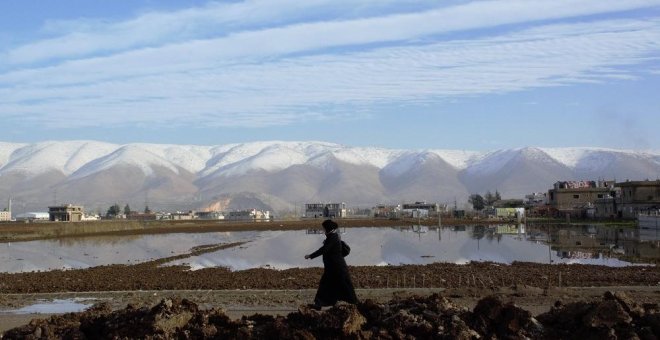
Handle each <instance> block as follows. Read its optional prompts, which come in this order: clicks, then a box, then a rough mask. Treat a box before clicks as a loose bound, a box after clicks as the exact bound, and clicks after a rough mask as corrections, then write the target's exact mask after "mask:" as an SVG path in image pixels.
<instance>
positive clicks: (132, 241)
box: [0, 232, 258, 273]
mask: <svg viewBox="0 0 660 340" xmlns="http://www.w3.org/2000/svg"><path fill="white" fill-rule="evenodd" d="M255 238H258V233H257V232H241V233H234V232H219V233H203V234H200V233H196V234H164V235H139V236H135V235H132V236H101V237H81V238H65V239H60V240H40V241H28V242H12V243H0V272H9V273H17V272H30V271H45V270H54V269H77V268H89V267H94V266H101V265H108V264H135V263H140V262H144V261H149V260H152V259H159V258H163V257H168V256H174V255H180V254H185V253H188V252H189V251H190V249H191V248H193V247H196V246H200V245H205V244H216V243H230V242H238V241H247V240H252V239H255Z"/></svg>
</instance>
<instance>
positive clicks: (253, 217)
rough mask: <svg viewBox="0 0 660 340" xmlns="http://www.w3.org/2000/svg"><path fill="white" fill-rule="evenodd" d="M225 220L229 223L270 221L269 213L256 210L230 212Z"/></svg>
mask: <svg viewBox="0 0 660 340" xmlns="http://www.w3.org/2000/svg"><path fill="white" fill-rule="evenodd" d="M226 219H227V220H230V221H270V212H269V211H261V210H257V209H251V210H240V211H230V212H229V215H227V216H226Z"/></svg>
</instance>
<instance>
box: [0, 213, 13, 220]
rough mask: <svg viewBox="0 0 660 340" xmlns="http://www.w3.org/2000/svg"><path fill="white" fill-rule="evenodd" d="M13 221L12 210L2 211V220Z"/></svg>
mask: <svg viewBox="0 0 660 340" xmlns="http://www.w3.org/2000/svg"><path fill="white" fill-rule="evenodd" d="M7 221H11V211H0V222H7Z"/></svg>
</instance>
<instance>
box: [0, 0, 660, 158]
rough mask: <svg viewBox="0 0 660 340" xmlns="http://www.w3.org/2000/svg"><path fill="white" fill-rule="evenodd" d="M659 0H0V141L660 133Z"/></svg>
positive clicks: (648, 144) (596, 139) (634, 136)
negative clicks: (0, 130)
mask: <svg viewBox="0 0 660 340" xmlns="http://www.w3.org/2000/svg"><path fill="white" fill-rule="evenodd" d="M659 59H660V0H626V1H621V0H535V1H528V0H491V1H421V0H408V1H406V0H396V1H394V0H306V1H299V0H295V1H294V0H246V1H198V0H194V1H193V0H190V1H173V0H170V1H155V0H99V1H88V0H62V1H41V0H4V1H0V119H1V120H2V126H3V132H2V133H1V134H0V141H2V142H20V143H33V142H40V141H49V140H99V141H106V142H111V143H118V144H125V143H136V142H140V143H159V144H194V145H218V144H228V143H242V142H252V141H269V140H278V141H326V142H335V143H340V144H344V145H350V146H377V147H385V148H396V149H457V150H474V151H486V150H495V149H503V148H517V147H525V146H539V147H582V146H589V147H605V148H615V149H633V150H654V151H657V150H660V133H658V131H659V129H658V127H660V60H659Z"/></svg>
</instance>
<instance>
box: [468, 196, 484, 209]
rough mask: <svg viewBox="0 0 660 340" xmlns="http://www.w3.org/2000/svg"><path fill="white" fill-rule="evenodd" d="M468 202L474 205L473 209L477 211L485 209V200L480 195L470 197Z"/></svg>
mask: <svg viewBox="0 0 660 340" xmlns="http://www.w3.org/2000/svg"><path fill="white" fill-rule="evenodd" d="M468 202H470V203H471V204H472V208H474V210H477V211H481V210H483V209H484V207H485V204H484V198H483V197H482V196H481V195H479V194H474V195H470V199H469V200H468Z"/></svg>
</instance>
